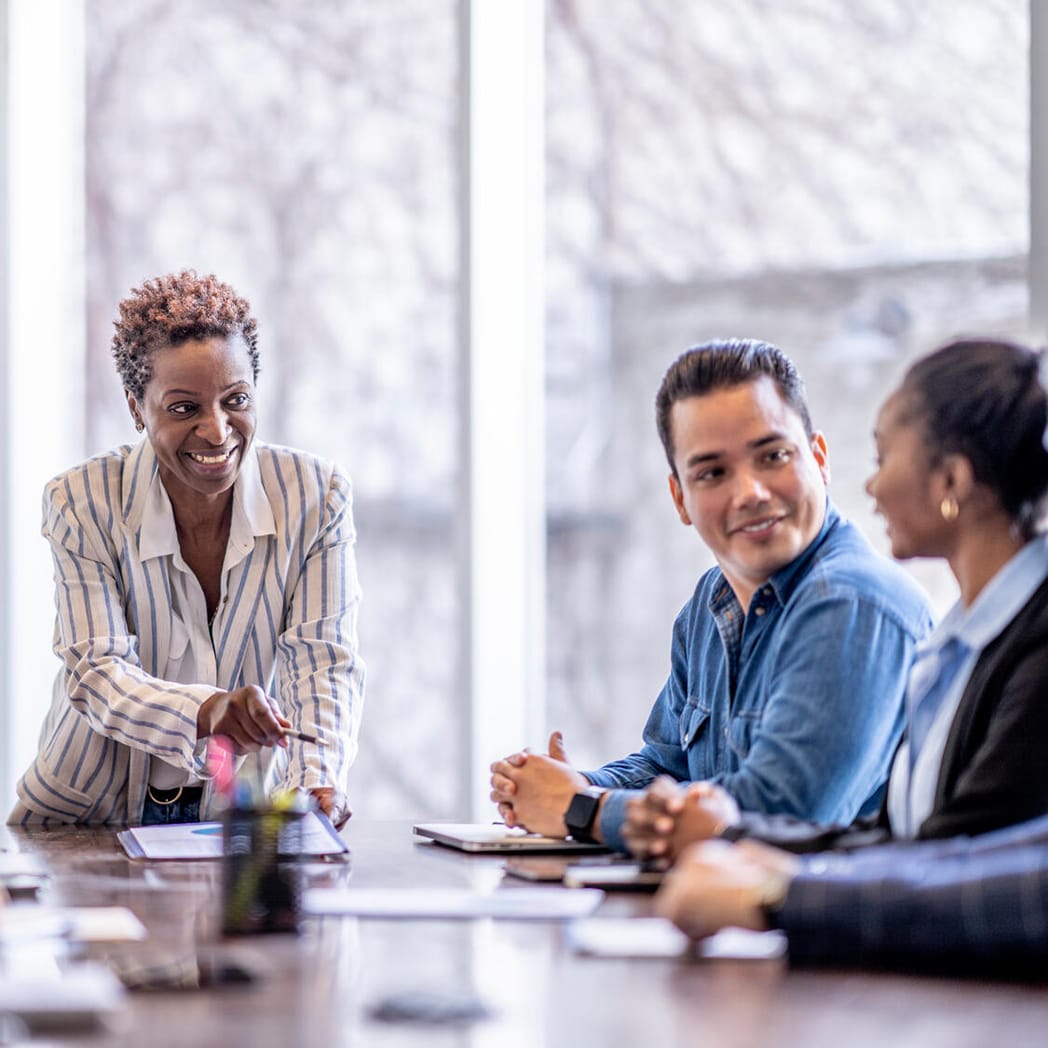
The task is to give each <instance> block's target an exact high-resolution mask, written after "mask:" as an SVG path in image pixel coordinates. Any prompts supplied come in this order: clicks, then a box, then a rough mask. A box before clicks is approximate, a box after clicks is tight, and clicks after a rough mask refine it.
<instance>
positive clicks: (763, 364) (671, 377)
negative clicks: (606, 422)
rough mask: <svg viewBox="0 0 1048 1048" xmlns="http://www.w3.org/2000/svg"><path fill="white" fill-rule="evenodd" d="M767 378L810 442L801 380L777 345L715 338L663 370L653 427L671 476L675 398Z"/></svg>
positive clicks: (810, 432)
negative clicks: (794, 414) (797, 420)
mask: <svg viewBox="0 0 1048 1048" xmlns="http://www.w3.org/2000/svg"><path fill="white" fill-rule="evenodd" d="M765 376H767V377H768V378H770V379H771V380H772V381H773V382H774V383H775V385H776V386H777V387H778V390H779V395H780V396H781V397H782V399H783V401H784V402H785V403H786V404H787V405H788V406H789V407H791V408H792V409H793V410H794V411H795V412H796V413H797V415H799V416H800V420H801V423H802V425H803V426H804V433H805V435H806V436H807V437H808V439H809V440H810V439H811V436H812V432H813V431H812V425H811V413H810V412H809V411H808V395H807V393H806V392H805V389H804V381H803V379H802V378H801V376H800V372H799V371H798V370H797V369H796V368H795V367H794V365H793V361H792V360H790V358H789V357H788V356H786V354H785V353H783V351H782V350H781V349H779V348H778V347H777V346H773V345H772V344H771V343H770V342H760V341H758V340H757V339H752V338H729V339H717V340H716V341H713V342H703V343H701V344H700V345H698V346H692V347H691V349H686V350H685V351H684V352H683V353H682V354H681V355H680V356H679V357H677V359H676V360H675V361H674V362H673V363H672V364H671V365H670V366H669V370H667V372H666V374H665V375H664V376H663V379H662V384H661V385H660V386H659V392H658V393H657V394H656V396H655V425H656V427H657V428H658V431H659V439H660V440H661V441H662V447H663V449H664V450H665V452H666V459H667V461H668V462H669V464H670V469H671V470H672V471H673V475H674V476H676V475H677V467H676V465H675V464H674V461H673V433H672V432H671V429H670V412H671V411H672V410H673V405H674V404H676V403H677V401H678V400H684V399H686V398H687V397H701V396H704V395H705V394H706V393H712V392H713V391H714V390H715V389H728V388H730V387H731V386H741V385H743V384H744V383H746V382H756V381H757V379H759V378H762V377H765Z"/></svg>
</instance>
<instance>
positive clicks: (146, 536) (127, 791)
mask: <svg viewBox="0 0 1048 1048" xmlns="http://www.w3.org/2000/svg"><path fill="white" fill-rule="evenodd" d="M251 458H253V459H254V465H255V466H257V470H258V477H259V478H260V483H259V484H258V485H257V486H256V485H255V483H254V482H253V481H251V482H247V481H248V479H249V478H250V476H251V473H250V469H251V468H254V467H252V466H249V465H248V461H247V457H245V463H244V467H242V473H241V476H240V477H238V479H237V485H236V486H235V487H234V492H236V487H238V486H239V487H243V488H244V495H243V498H244V503H243V508H244V513H245V516H246V517H247V519H248V520H249V521H256V522H257V520H258V517H257V515H256V509H259V506H260V504H258V505H256V503H255V502H254V501H252V500H255V499H260V498H262V497H264V499H265V501H266V502H267V503H268V505H269V507H270V513H271V516H272V521H273V525H274V527H273V530H272V533H268V534H258V535H255V536H254V538H253V540H252V542H251V546H250V549H249V550H246V553H245V555H243V556H242V557H241V552H240V551H233V552H232V553H231V558H230V560H229V561H228V562H227V564H226V565H225V567H226V568H228V571H225V570H224V572H223V573H224V574H225V575H226V582H225V592H224V596H225V598H226V602H225V603H224V604H223V605H222V606H221V610H220V612H219V614H218V615H217V616H216V618H215V621H214V623H213V624H212V630H211V633H212V637H213V639H214V654H215V661H216V665H217V673H216V680H215V682H214V683H213V684H212V683H198V682H193V683H183V682H179V681H170V680H166V679H164V676H163V674H164V673H165V672H166V668H167V666H168V664H169V662H170V661H171V659H172V652H173V651H174V648H175V647H177V646H178V645H179V643H182V646H183V648H185V646H186V645H187V644H188V639H185V640H180V638H179V636H178V626H177V624H176V620H175V616H174V615H173V608H172V601H171V593H172V576H173V575H175V574H177V570H176V569H175V568H174V558H173V556H171V555H165V554H164V553H163V552H162V551H161V549H160V548H159V547H157V546H156V545H155V543H156V541H157V540H156V537H155V536H154V535H153V534H152V533H151V532H150V533H147V532H146V530H145V527H144V520H145V515H146V510H147V505H146V504H147V502H148V496H149V492H150V485H151V482H152V480H153V477H154V475H155V473H156V471H157V461H156V455H155V454H154V452H153V449H152V446H151V445H150V443H149V441H148V440H143V441H141V442H140V443H138V444H137V445H134V446H127V447H120V448H115V449H113V450H112V451H109V452H106V453H105V454H102V455H98V456H96V457H95V458H92V459H89V460H88V461H86V462H83V463H81V464H80V465H78V466H76V467H74V468H73V469H70V470H67V471H66V472H65V473H63V474H61V475H60V476H58V477H56V478H55V479H54V480H52V481H51V482H50V483H49V484H48V485H47V488H46V489H45V492H44V526H43V532H44V535H45V536H46V537H47V539H48V541H49V542H50V544H51V550H52V554H53V556H54V560H55V591H56V612H57V621H56V626H55V653H56V654H57V655H58V657H59V659H60V660H61V663H62V666H61V670H60V672H59V674H58V678H57V680H56V682H55V688H54V691H53V693H52V702H51V708H50V710H49V712H48V715H47V717H46V719H45V722H44V726H43V730H42V732H41V738H40V749H39V752H38V753H37V755H36V758H35V759H34V761H33V763H32V764H31V765H30V767H29V769H28V770H27V771H26V773H25V775H24V776H23V777H22V779H21V780H20V781H19V783H18V787H17V792H18V802H17V803H16V805H15V808H14V810H13V811H12V813H11V815H10V816H9V817H8V818H9V821H12V822H18V823H44V824H46V823H48V822H77V823H82V824H89V825H96V824H105V823H127V822H131V823H135V822H137V821H138V820H139V819H140V818H141V813H142V805H143V802H144V800H145V791H146V783H147V782H148V775H149V765H150V763H151V761H153V760H156V759H161V760H164V761H166V762H168V763H169V764H172V765H174V766H176V767H178V768H180V769H183V770H184V771H188V772H190V773H192V774H193V775H196V776H198V777H204V776H206V772H207V769H206V768H205V767H204V765H203V763H202V760H201V756H202V755H201V752H200V750H199V748H198V747H197V742H198V740H197V732H196V717H197V711H198V710H199V707H200V704H201V703H202V702H204V701H205V700H206V699H207V698H209V697H210V696H211V695H212V694H214V692H215V690H216V687H217V688H220V689H222V690H231V689H233V688H238V687H244V686H247V685H257V686H258V687H260V688H262V689H263V690H264V691H266V692H267V693H269V694H271V695H273V696H274V698H276V700H277V701H278V702H279V704H280V707H281V710H282V712H283V713H284V715H285V716H286V717H287V718H288V719H289V720H290V721H291V723H292V725H293V727H295V728H296V729H297V730H299V731H302V732H306V733H309V734H311V735H316V736H317V737H318V738H322V739H323V740H324V742H325V745H323V746H314V745H311V744H307V743H303V742H300V741H297V740H296V741H292V742H291V743H290V745H289V746H288V748H287V749H283V748H281V747H274V748H273V750H271V751H269V754H268V756H269V758H270V759H269V767H268V769H266V770H267V772H268V774H269V777H268V779H267V784H268V785H270V786H272V787H278V786H279V787H280V788H284V789H303V790H309V789H313V788H315V787H326V786H331V787H335V788H336V789H338V790H340V791H342V792H345V791H346V788H347V777H348V772H349V768H350V765H351V764H352V761H353V757H354V756H355V754H356V749H357V734H358V731H359V724H360V714H361V707H362V704H363V688H364V664H363V662H362V660H361V659H360V657H359V655H358V654H357V634H356V618H357V608H358V605H359V600H360V590H359V585H358V583H357V576H356V564H355V560H354V557H353V543H354V540H355V532H354V528H353V515H352V499H351V489H350V484H349V478H348V477H347V476H346V475H345V474H344V473H343V472H342V471H341V470H340V469H338V467H336V466H335V465H334V464H333V463H330V462H326V461H324V460H323V459H319V458H316V457H315V456H313V455H308V454H306V453H305V452H301V451H295V450H292V449H290V448H281V447H277V446H274V445H266V444H262V443H260V442H258V441H256V442H255V444H254V446H253V452H252V456H251ZM245 468H246V469H248V470H249V472H248V473H247V474H245V473H244V472H243V469H245ZM242 480H243V481H245V483H244V484H241V481H242ZM252 491H254V494H251V492H252ZM235 499H236V495H235V494H234V500H235ZM252 506H254V507H255V509H253V508H252ZM252 530H253V529H252ZM262 530H263V531H265V530H266V528H265V527H263V528H262ZM239 534H240V529H239V526H238V535H239ZM245 538H246V536H245ZM168 545H169V544H168ZM234 558H240V559H239V560H238V562H237V563H235V564H233V563H232V561H233V559H234ZM184 612H185V609H184V608H183V613H184ZM197 668H198V669H199V666H198V667H197ZM209 803H210V797H209V790H207V789H205V791H204V802H203V805H202V811H201V817H202V818H207V817H208V811H207V807H208V804H209Z"/></svg>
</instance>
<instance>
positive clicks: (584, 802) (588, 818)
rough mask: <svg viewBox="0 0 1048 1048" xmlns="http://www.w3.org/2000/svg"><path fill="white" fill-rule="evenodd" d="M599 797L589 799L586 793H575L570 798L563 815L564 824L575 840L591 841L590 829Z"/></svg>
mask: <svg viewBox="0 0 1048 1048" xmlns="http://www.w3.org/2000/svg"><path fill="white" fill-rule="evenodd" d="M599 804H600V795H599V794H598V795H597V796H596V797H591V796H590V795H589V794H588V793H576V794H575V796H574V797H572V798H571V803H570V804H569V805H568V810H567V811H566V812H565V813H564V823H565V825H566V826H567V827H568V830H569V831H570V833H571V835H572V837H574V838H575V839H576V840H592V837H591V836H590V833H589V831H590V829H591V828H592V826H593V820H594V819H595V818H596V815H597V806H598V805H599Z"/></svg>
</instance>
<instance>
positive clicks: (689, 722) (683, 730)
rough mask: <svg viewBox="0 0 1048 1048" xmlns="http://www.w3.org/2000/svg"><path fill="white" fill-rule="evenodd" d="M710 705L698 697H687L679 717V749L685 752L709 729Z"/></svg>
mask: <svg viewBox="0 0 1048 1048" xmlns="http://www.w3.org/2000/svg"><path fill="white" fill-rule="evenodd" d="M709 721H710V704H709V703H708V702H707V701H706V700H705V699H703V698H701V697H700V696H698V695H689V696H688V703H687V705H686V706H685V707H684V710H683V711H682V712H681V715H680V748H681V749H682V750H684V751H685V752H687V751H688V748H689V747H690V746H692V745H693V744H694V742H695V740H696V739H697V738H698V737H699V736H700V735H702V734H703V732H705V731H706V730H707V728H708V727H709Z"/></svg>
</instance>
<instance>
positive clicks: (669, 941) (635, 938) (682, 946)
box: [567, 917, 786, 960]
mask: <svg viewBox="0 0 1048 1048" xmlns="http://www.w3.org/2000/svg"><path fill="white" fill-rule="evenodd" d="M567 941H568V944H569V945H570V946H571V948H572V949H573V950H575V951H576V952H577V953H582V954H587V955H589V956H593V957H671V958H672V957H685V956H688V955H691V954H694V953H697V954H698V955H699V956H700V957H706V958H709V959H711V960H715V959H720V960H728V959H734V960H764V959H768V958H774V957H781V956H782V955H783V954H784V953H785V952H786V938H785V936H784V935H783V934H782V933H781V932H751V931H747V930H746V929H744V928H724V929H722V930H721V931H719V932H717V933H716V935H711V936H710V937H709V938H708V939H703V940H701V941H700V942H698V943H693V942H692V940H691V939H689V938H688V937H687V936H686V935H685V934H684V933H683V932H682V931H680V930H679V929H678V928H677V927H676V926H675V925H673V924H672V923H671V922H670V921H667V920H664V919H663V918H661V917H611V918H600V917H596V918H593V919H591V920H583V921H574V922H573V923H572V924H570V925H569V926H568V929H567Z"/></svg>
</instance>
